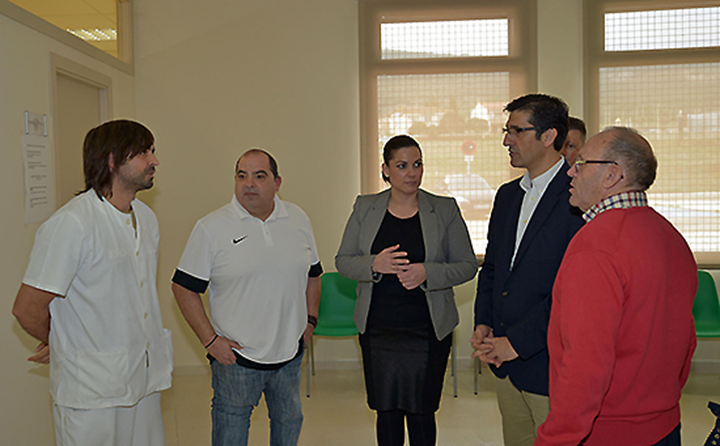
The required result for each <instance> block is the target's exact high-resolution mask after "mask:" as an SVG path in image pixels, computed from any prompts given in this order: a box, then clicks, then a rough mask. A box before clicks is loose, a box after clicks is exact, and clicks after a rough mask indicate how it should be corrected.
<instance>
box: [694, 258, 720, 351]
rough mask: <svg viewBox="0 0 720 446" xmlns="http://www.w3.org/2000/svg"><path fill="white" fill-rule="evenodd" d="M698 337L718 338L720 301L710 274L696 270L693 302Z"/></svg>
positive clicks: (719, 335)
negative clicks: (696, 288) (696, 283)
mask: <svg viewBox="0 0 720 446" xmlns="http://www.w3.org/2000/svg"><path fill="white" fill-rule="evenodd" d="M693 317H694V318H695V333H696V334H697V337H698V338H720V302H719V301H718V291H717V287H716V286H715V280H714V279H713V276H712V274H710V273H709V272H707V271H703V270H700V271H698V290H697V294H696V295H695V302H693Z"/></svg>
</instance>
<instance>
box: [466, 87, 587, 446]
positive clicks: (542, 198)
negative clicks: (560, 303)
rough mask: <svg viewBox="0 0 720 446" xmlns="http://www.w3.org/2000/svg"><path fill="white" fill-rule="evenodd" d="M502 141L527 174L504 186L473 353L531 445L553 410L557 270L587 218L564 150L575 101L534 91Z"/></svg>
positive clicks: (514, 108)
mask: <svg viewBox="0 0 720 446" xmlns="http://www.w3.org/2000/svg"><path fill="white" fill-rule="evenodd" d="M505 111H506V112H509V113H510V116H509V118H508V121H507V124H506V126H505V128H504V129H503V130H504V132H505V139H504V140H503V145H504V146H506V147H507V148H508V154H509V155H510V164H511V165H512V166H513V167H516V168H522V169H526V172H525V174H524V175H523V176H522V177H520V178H517V179H515V180H513V181H511V182H509V183H506V184H504V185H502V186H501V187H500V189H498V192H497V194H496V196H495V203H494V205H493V211H492V214H491V216H490V226H489V229H488V244H487V250H486V252H485V260H484V262H483V265H482V268H481V270H480V275H479V279H478V289H477V297H476V300H475V332H474V334H473V336H472V338H471V340H470V342H471V344H472V346H473V348H474V349H475V352H474V353H473V356H474V357H479V358H480V360H482V361H483V362H486V363H488V364H491V367H490V368H491V370H492V371H493V373H494V374H495V375H496V376H497V377H498V380H497V395H498V405H499V406H500V413H501V414H502V418H503V437H504V440H505V445H506V446H521V445H532V443H533V441H534V439H535V436H536V433H537V428H538V427H539V426H540V425H541V424H542V423H543V422H544V421H545V418H546V417H547V414H548V412H549V411H550V406H549V401H548V380H549V378H548V353H547V328H548V320H549V318H550V304H551V293H552V287H553V283H554V281H555V275H556V274H557V270H558V268H559V267H560V263H561V261H562V259H563V255H564V253H565V249H566V248H567V245H568V243H569V242H570V240H571V239H572V237H573V236H574V235H575V233H576V232H577V231H578V230H579V229H580V227H581V226H582V224H583V220H582V218H581V212H580V211H579V210H578V209H577V208H573V207H572V206H570V204H569V202H568V199H569V196H570V193H569V178H568V176H567V174H566V173H567V171H568V169H569V167H570V166H569V165H568V164H567V163H566V162H565V159H564V158H563V157H562V155H560V149H561V148H562V146H563V142H564V141H565V137H566V136H567V132H568V107H567V105H566V104H565V103H564V102H563V101H562V100H560V99H558V98H555V97H552V96H547V95H542V94H530V95H526V96H522V97H519V98H517V99H515V100H513V101H512V102H510V103H509V104H508V105H507V106H506V107H505Z"/></svg>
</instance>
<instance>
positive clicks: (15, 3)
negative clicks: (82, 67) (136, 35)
mask: <svg viewBox="0 0 720 446" xmlns="http://www.w3.org/2000/svg"><path fill="white" fill-rule="evenodd" d="M0 13H2V14H4V15H7V16H8V17H10V18H12V19H14V20H17V21H18V22H20V23H23V24H24V25H26V26H29V27H31V28H33V29H35V30H37V31H39V32H41V33H43V34H46V35H48V36H50V37H52V38H54V39H57V40H59V41H61V42H63V43H65V44H68V45H70V46H72V47H74V48H75V49H78V50H80V51H82V52H84V53H86V54H88V55H90V56H92V57H95V58H96V59H99V60H101V61H103V62H106V63H109V64H111V65H113V66H115V67H116V68H120V69H122V70H123V71H126V72H129V73H132V67H131V65H132V59H133V57H132V4H131V0H72V1H71V0H40V1H38V0H9V1H6V0H0ZM93 47H94V48H93ZM96 49H98V50H100V51H97V50H96ZM101 51H102V52H101ZM108 55H109V56H112V57H108Z"/></svg>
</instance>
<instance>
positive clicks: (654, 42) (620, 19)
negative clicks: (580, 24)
mask: <svg viewBox="0 0 720 446" xmlns="http://www.w3.org/2000/svg"><path fill="white" fill-rule="evenodd" d="M717 46H720V8H719V7H715V8H691V9H666V10H656V11H635V12H618V13H608V14H605V51H642V50H666V49H678V48H707V47H717Z"/></svg>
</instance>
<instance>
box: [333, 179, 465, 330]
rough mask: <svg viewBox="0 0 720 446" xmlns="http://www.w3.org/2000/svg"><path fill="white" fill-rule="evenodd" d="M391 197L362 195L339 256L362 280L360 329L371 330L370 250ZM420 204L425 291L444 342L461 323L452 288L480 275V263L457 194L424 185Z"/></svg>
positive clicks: (346, 272) (343, 269)
mask: <svg viewBox="0 0 720 446" xmlns="http://www.w3.org/2000/svg"><path fill="white" fill-rule="evenodd" d="M389 200H390V190H389V189H388V190H385V191H383V192H380V193H378V194H374V195H360V196H358V197H357V199H356V200H355V205H354V206H353V212H352V214H351V215H350V218H349V219H348V222H347V225H346V226H345V233H344V234H343V238H342V242H341V244H340V249H339V250H338V253H337V255H336V256H335V267H336V268H337V270H338V272H339V273H340V274H342V275H343V276H345V277H348V278H350V279H354V280H357V281H358V287H357V296H358V299H357V303H356V304H355V315H354V319H355V324H356V325H357V327H358V330H360V333H364V332H365V326H366V322H367V317H368V312H369V311H370V300H371V298H372V289H373V283H374V282H373V277H372V262H373V259H374V258H375V256H374V255H372V254H370V248H371V246H372V244H373V241H374V240H375V235H376V234H377V232H378V230H379V229H380V224H381V223H382V220H383V217H384V216H385V211H386V210H387V205H388V201H389ZM418 208H419V212H420V225H421V227H422V234H423V239H424V242H425V262H424V263H423V265H424V266H425V272H426V274H427V280H426V281H425V283H424V284H422V285H421V289H422V290H423V291H424V292H425V296H426V298H427V302H428V307H429V308H430V318H431V319H432V323H433V327H434V329H435V335H436V336H437V338H438V340H441V339H443V338H444V337H445V336H447V335H448V334H450V333H451V332H452V331H453V329H454V328H455V326H457V324H458V322H459V316H458V311H457V306H456V305H455V299H454V296H455V293H453V289H452V287H453V286H455V285H460V284H461V283H464V282H467V281H468V280H470V279H472V278H473V277H475V273H476V272H477V269H478V263H477V260H476V259H475V253H474V252H473V248H472V243H471V242H470V235H469V234H468V230H467V227H466V226H465V221H464V220H463V219H462V217H461V216H460V209H458V206H457V203H456V202H455V199H454V198H450V197H439V196H437V195H433V194H430V193H428V192H425V191H424V190H422V189H421V190H418ZM381 279H382V277H380V278H379V279H377V281H379V280H381Z"/></svg>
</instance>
